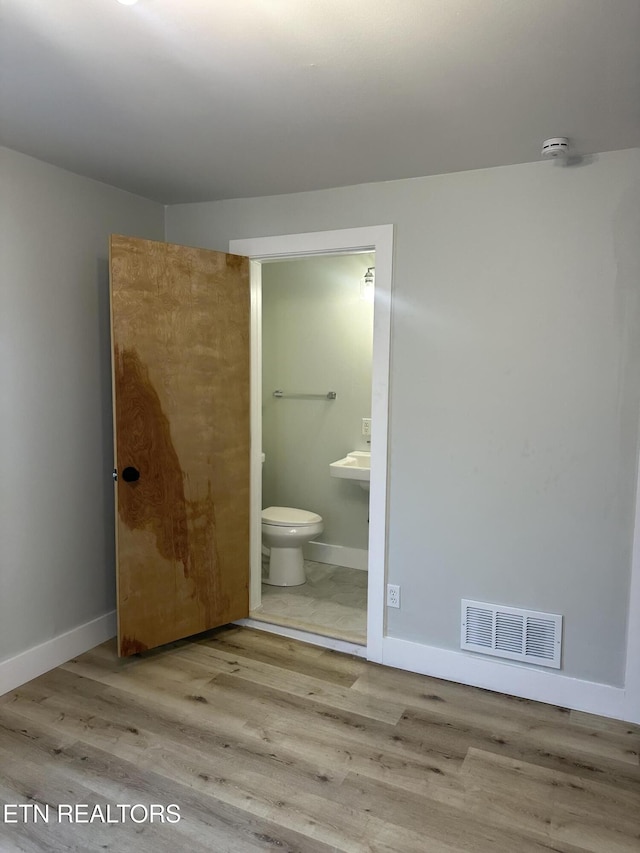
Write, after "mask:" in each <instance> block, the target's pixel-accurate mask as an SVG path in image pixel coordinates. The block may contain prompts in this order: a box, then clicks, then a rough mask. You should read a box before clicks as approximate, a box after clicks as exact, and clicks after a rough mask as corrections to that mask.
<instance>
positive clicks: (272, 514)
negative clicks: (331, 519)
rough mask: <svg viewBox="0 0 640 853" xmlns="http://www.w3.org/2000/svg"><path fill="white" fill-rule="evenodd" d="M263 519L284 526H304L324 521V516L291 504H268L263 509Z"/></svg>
mask: <svg viewBox="0 0 640 853" xmlns="http://www.w3.org/2000/svg"><path fill="white" fill-rule="evenodd" d="M262 520H263V521H266V522H267V524H278V525H282V527H303V526H304V525H305V524H317V523H318V522H319V521H322V516H321V515H318V513H317V512H308V511H307V510H306V509H293V507H290V506H268V507H267V508H266V509H263V510H262Z"/></svg>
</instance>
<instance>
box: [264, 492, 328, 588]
mask: <svg viewBox="0 0 640 853" xmlns="http://www.w3.org/2000/svg"><path fill="white" fill-rule="evenodd" d="M323 530H324V524H323V523H322V516H321V515H318V514H317V513H316V512H307V510H306V509H293V508H292V507H289V506H270V507H267V509H263V510H262V544H263V545H265V546H266V547H267V548H269V552H270V554H269V576H268V577H267V578H265V579H264V583H268V584H271V586H300V585H301V584H303V583H306V580H307V578H306V576H305V573H304V559H303V557H302V546H303V545H304V544H305V542H310V541H311V540H312V539H315V538H316V536H319V535H320V534H321V533H322V531H323Z"/></svg>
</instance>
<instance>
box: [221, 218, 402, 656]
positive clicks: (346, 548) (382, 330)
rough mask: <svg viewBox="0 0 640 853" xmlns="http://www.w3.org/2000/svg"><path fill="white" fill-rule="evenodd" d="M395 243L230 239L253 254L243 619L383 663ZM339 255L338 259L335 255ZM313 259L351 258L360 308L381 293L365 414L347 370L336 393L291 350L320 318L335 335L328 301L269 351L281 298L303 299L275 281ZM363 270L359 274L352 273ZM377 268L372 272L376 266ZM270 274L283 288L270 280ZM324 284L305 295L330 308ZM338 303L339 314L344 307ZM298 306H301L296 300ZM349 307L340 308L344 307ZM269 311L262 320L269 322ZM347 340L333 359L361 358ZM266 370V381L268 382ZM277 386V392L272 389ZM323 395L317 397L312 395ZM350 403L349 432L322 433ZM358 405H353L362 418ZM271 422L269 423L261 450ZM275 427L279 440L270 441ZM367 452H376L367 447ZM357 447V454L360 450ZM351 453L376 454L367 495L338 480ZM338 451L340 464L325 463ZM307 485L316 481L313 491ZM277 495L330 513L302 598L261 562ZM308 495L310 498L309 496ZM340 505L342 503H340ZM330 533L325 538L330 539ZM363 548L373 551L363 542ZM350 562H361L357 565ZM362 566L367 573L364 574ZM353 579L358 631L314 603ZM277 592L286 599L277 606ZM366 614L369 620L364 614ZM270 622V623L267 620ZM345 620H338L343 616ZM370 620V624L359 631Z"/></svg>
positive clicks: (307, 339) (385, 233)
mask: <svg viewBox="0 0 640 853" xmlns="http://www.w3.org/2000/svg"><path fill="white" fill-rule="evenodd" d="M392 248H393V227H392V226H389V225H388V226H372V227H368V228H356V229H348V230H344V231H332V232H316V233H311V234H294V235H284V236H280V237H265V238H254V239H248V240H232V241H231V242H230V244H229V251H230V252H231V253H234V254H241V255H245V256H248V257H249V258H251V261H252V263H251V294H252V318H251V353H252V365H251V374H252V381H251V398H252V399H251V409H252V411H251V447H252V451H251V563H252V565H251V587H250V612H251V618H250V619H249V620H244V622H245V624H250V625H254V626H255V627H260V628H263V629H265V630H271V631H274V632H276V633H280V634H285V635H287V636H292V637H298V638H300V639H305V640H307V641H310V642H314V643H317V644H319V645H325V646H327V647H331V648H336V649H341V650H344V651H349V652H352V653H354V654H360V655H362V656H366V657H367V658H368V659H369V660H374V661H381V656H382V638H383V632H384V630H383V629H384V583H385V575H386V515H387V432H388V377H389V335H390V313H391V298H390V297H391V265H392ZM332 259H334V260H333V261H332ZM310 262H314V263H315V265H316V266H317V267H318V268H319V269H321V267H322V265H323V264H325V263H326V264H327V265H329V264H331V263H332V262H333V264H334V266H335V267H336V268H338V267H342V268H343V269H345V268H346V267H348V266H349V265H351V266H352V278H355V279H357V281H355V282H352V289H351V291H350V294H351V295H350V297H349V298H352V297H353V296H354V288H356V287H357V295H358V303H359V305H360V303H362V304H363V307H364V304H365V303H366V301H367V299H368V298H369V293H366V294H365V290H367V287H368V288H369V290H371V289H372V290H373V316H372V317H371V304H370V305H369V308H368V310H369V335H370V337H369V344H368V346H369V353H370V356H371V357H370V360H369V366H370V374H369V375H370V381H369V382H368V383H367V385H368V387H367V388H366V390H365V392H364V394H365V397H366V401H367V403H368V404H369V405H370V409H369V407H368V406H367V408H366V409H365V408H364V407H365V403H364V402H362V399H361V398H358V395H357V394H355V395H353V394H352V393H351V392H352V390H353V389H352V388H350V387H349V382H346V383H345V382H344V378H345V377H344V376H342V375H340V372H338V373H337V374H336V373H334V376H335V375H338V376H339V379H340V381H341V385H340V388H339V390H340V391H341V393H340V395H338V393H337V392H336V388H329V387H327V388H325V387H324V384H326V382H325V378H324V377H321V374H320V372H318V371H319V369H320V368H319V367H318V363H319V361H321V359H320V360H319V359H316V361H315V364H316V366H315V367H313V370H314V371H315V372H313V373H310V372H307V371H308V370H309V367H307V368H305V365H304V361H303V359H302V358H301V357H300V353H299V352H298V353H297V355H294V356H291V354H290V349H291V346H292V345H293V343H295V342H296V341H295V340H294V339H297V343H298V345H299V349H300V350H302V349H303V348H304V346H307V347H312V346H313V344H312V338H313V336H314V335H315V334H316V332H317V331H318V329H317V326H318V325H320V326H324V327H325V328H327V327H328V328H329V331H331V326H332V320H331V316H330V315H331V310H330V308H329V310H327V311H326V316H325V317H324V319H322V321H321V322H320V320H319V319H318V318H317V319H318V323H315V324H314V323H313V322H311V327H310V329H307V331H306V332H304V333H301V331H300V329H299V328H298V329H297V330H293V331H292V328H291V326H290V327H289V329H288V331H285V332H284V334H287V335H288V336H289V337H288V338H287V340H285V341H284V342H283V341H282V330H281V338H280V342H279V347H278V348H279V350H280V351H279V353H277V354H275V355H274V353H273V352H272V349H273V345H274V344H273V340H274V339H275V337H277V335H278V325H279V324H280V325H282V322H281V321H282V314H281V315H280V316H279V317H278V318H276V321H275V323H274V324H273V325H274V327H275V332H273V331H268V328H269V327H268V324H267V322H266V315H268V314H269V313H271V314H274V313H277V310H278V304H279V305H280V310H281V311H282V310H286V312H287V313H292V314H294V315H295V314H296V306H294V305H292V304H291V299H289V301H288V302H286V300H285V303H283V302H282V299H284V298H285V295H284V294H283V293H282V292H281V293H279V294H276V298H275V301H274V300H272V297H273V296H274V293H272V292H271V287H273V288H274V292H275V290H280V291H282V290H286V287H287V286H288V285H283V284H282V283H281V282H280V284H278V283H277V282H278V280H281V279H282V278H283V276H282V271H283V270H284V269H285V268H287V267H288V270H287V274H286V275H285V276H284V278H287V277H288V278H291V275H292V272H295V271H296V270H295V269H294V268H295V267H298V268H299V269H302V270H304V264H305V263H310ZM311 266H313V264H311ZM311 266H310V267H309V269H311ZM356 267H357V268H358V273H357V275H354V274H355V268H356ZM374 267H375V283H374V284H373V287H372V286H371V281H370V278H371V277H370V276H369V280H368V281H367V282H366V283H365V281H364V277H365V275H366V273H367V271H368V270H370V268H374ZM371 272H373V270H372V269H371ZM294 278H295V276H294ZM274 281H275V282H276V284H273V282H274ZM270 282H271V284H270ZM323 289H324V288H323V285H322V284H321V283H318V284H317V285H316V286H315V287H309V288H307V291H308V292H307V296H309V295H311V297H312V300H315V303H314V304H315V306H316V308H317V309H318V311H319V312H320V313H323V311H324V309H322V310H321V308H320V302H319V300H321V298H322V295H323V294H322V291H323ZM309 291H310V293H309ZM302 293H303V289H302V288H300V289H299V290H298V292H297V295H298V296H301V295H302ZM325 296H326V293H325ZM280 297H282V299H281V298H280ZM289 297H291V294H289ZM299 301H300V300H298V302H299ZM283 304H285V306H286V307H285V309H283V308H282V305H283ZM303 307H304V306H303ZM307 307H308V306H307ZM334 307H336V309H337V306H334ZM297 308H298V309H300V310H302V309H301V308H300V305H298V306H297ZM352 308H353V306H352ZM337 310H339V309H337ZM342 310H343V311H344V306H343V307H342ZM366 311H367V308H366V307H364V311H363V314H362V317H365V316H366ZM305 313H306V314H307V321H306V322H307V323H308V322H309V314H313V313H314V312H313V311H311V312H309V311H308V310H307V311H305V310H302V314H305ZM263 315H265V316H264V317H263ZM298 319H299V318H298ZM342 319H344V318H342ZM294 320H295V317H290V318H289V321H290V322H291V323H292V322H293V321H294ZM371 321H372V322H371ZM348 331H349V325H348V324H347V326H346V328H345V326H344V325H341V323H340V322H339V321H338V320H337V319H336V317H335V316H334V317H333V333H334V341H335V338H336V337H340V338H345V337H348ZM263 332H264V335H265V338H266V337H267V335H268V336H269V337H270V338H272V340H271V341H269V340H263ZM274 336H275V337H274ZM328 338H329V339H330V338H331V336H330V335H329V336H328ZM340 343H341V344H342V346H341V347H336V353H337V355H336V358H337V359H338V360H342V361H343V362H344V360H345V359H348V360H351V361H354V360H357V359H356V358H355V356H354V355H353V347H357V346H358V345H357V344H356V343H355V340H352V341H351V345H352V354H351V355H350V354H349V343H350V341H349V340H347V341H346V350H345V341H344V340H342V341H341V342H340ZM360 345H362V343H361V344H360ZM294 350H295V348H294ZM345 352H346V354H345ZM340 353H342V354H340ZM292 358H296V360H297V361H298V364H297V365H293V366H292V365H291V361H292ZM330 358H331V356H330V355H328V354H327V353H326V352H325V354H324V360H325V361H327V360H330ZM274 365H275V369H276V370H281V369H283V365H284V366H285V367H286V368H287V370H286V371H285V374H284V375H282V380H283V381H280V378H277V377H276V376H274V374H273V369H274ZM316 367H317V370H316ZM349 367H350V365H349V364H343V369H342V373H343V374H345V373H347V372H348V369H349ZM294 368H295V369H294ZM357 373H358V371H357V369H356V368H355V367H354V377H352V380H351V384H353V383H355V382H357V380H356V379H355V374H357ZM263 377H264V379H265V384H264V387H263ZM321 378H322V381H323V382H324V384H323V385H322V386H320V385H318V386H317V387H316V382H318V383H319V382H320V380H321ZM285 379H286V381H285ZM327 381H328V380H327ZM335 382H338V379H336V380H334V383H335ZM289 383H291V384H289ZM271 385H273V386H274V387H273V388H271ZM276 391H277V392H281V394H280V393H279V394H278V395H277V396H275V397H274V396H273V394H274V392H276ZM330 392H335V393H336V397H334V398H332V397H331V395H330ZM291 395H296V396H291ZM297 395H300V396H297ZM316 395H318V396H317V397H316ZM328 395H329V396H328ZM352 397H353V398H354V399H352V400H351V403H352V406H349V405H345V404H347V403H348V402H349V399H350V398H352ZM338 401H340V402H342V403H343V405H342V406H336V405H335V404H336V403H337V402H338ZM332 406H333V408H332ZM313 407H319V408H313ZM350 408H351V412H350V413H348V414H347V421H348V422H349V427H348V428H345V429H343V430H342V432H340V429H339V428H338V430H337V431H334V432H333V435H332V431H331V430H327V431H326V435H325V429H324V428H325V427H326V426H327V424H331V422H332V421H335V422H337V421H338V420H339V414H340V409H342V413H343V414H344V413H345V411H346V412H348V410H349V409H350ZM355 410H357V414H356V413H355ZM365 418H370V435H363V434H362V433H363V431H365V430H367V427H368V425H365V426H364V429H363V419H365ZM283 422H285V423H286V424H287V429H288V428H289V427H290V426H291V424H290V423H289V422H298V424H299V425H300V424H301V428H300V429H299V430H297V431H296V437H295V438H294V439H292V438H291V437H289V438H288V439H287V438H285V437H281V436H279V435H278V434H277V433H278V431H277V430H276V431H273V430H271V427H272V426H273V423H275V424H278V423H280V424H282V423H283ZM263 426H264V428H265V429H264V441H265V446H264V447H263ZM270 431H271V433H272V435H271V437H269V433H270ZM369 441H370V442H371V443H370V444H369V443H368V442H369ZM287 442H288V443H289V450H292V449H293V448H292V443H293V444H297V445H298V447H297V448H296V453H293V452H290V453H287ZM329 445H330V446H329ZM369 447H370V450H368V449H367V448H369ZM359 448H361V449H360V450H359ZM305 450H306V456H305V453H304V451H305ZM263 451H264V455H265V461H264V463H263ZM350 452H360V453H363V454H368V453H370V460H369V461H368V465H369V470H370V491H369V492H367V491H366V490H365V489H363V488H362V487H361V486H360V485H358V484H357V482H356V481H355V480H352V481H351V482H348V481H347V479H346V478H340V477H334V476H332V474H331V472H330V465H331V463H334V462H339V461H340V460H341V459H344V458H345V457H347V454H348V453H350ZM270 456H271V457H272V458H271V459H270ZM334 456H335V459H334V458H329V457H334ZM263 471H264V490H263ZM323 471H324V472H326V476H324V475H322V476H321V474H322V472H323ZM311 474H312V475H313V478H314V479H315V481H316V482H315V484H314V485H310V480H311ZM305 480H307V481H309V482H308V483H307V490H306V491H305ZM332 488H333V489H334V490H335V491H334V495H335V494H337V495H342V497H343V498H345V496H346V504H347V507H348V511H347V512H346V519H345V520H346V521H347V524H346V526H345V525H341V519H340V511H339V510H338V512H336V511H335V507H334V506H332V501H331V500H330V499H329V498H327V497H326V496H327V494H329V495H330V494H331V490H332ZM279 490H281V491H279ZM352 490H353V491H352ZM356 490H357V491H356ZM321 493H322V494H324V496H325V497H323V498H322V499H321V502H322V506H320V503H319V502H316V501H319V500H320V499H319V498H318V496H319V495H320V494H321ZM279 494H281V495H282V496H283V503H284V500H286V501H287V503H288V504H289V506H290V507H292V508H295V509H302V510H307V511H311V512H315V513H316V514H317V515H322V509H323V508H324V509H325V514H326V521H327V526H326V528H324V529H323V531H322V534H321V535H318V536H316V537H314V538H313V539H311V540H309V542H308V543H306V544H305V545H304V546H303V547H304V552H303V553H304V556H305V557H306V563H305V584H304V587H306V589H304V587H303V586H302V585H301V586H300V587H299V588H298V592H297V593H296V592H295V591H294V589H293V588H289V589H284V588H283V587H280V588H279V589H278V588H277V587H273V590H269V589H268V588H267V587H268V585H267V586H263V580H264V575H265V570H266V566H265V558H266V557H269V558H270V559H271V555H270V554H266V553H264V552H263V541H262V540H263V535H262V534H263V527H262V511H263V508H264V507H266V506H268V505H271V504H270V502H271V501H272V500H275V501H278V503H277V504H274V505H276V506H278V505H280V504H279V501H280V498H279V497H278V495H279ZM263 495H264V496H263ZM314 495H315V496H316V497H314ZM356 495H357V497H356ZM308 496H309V499H307V497H308ZM367 499H368V500H367ZM265 500H266V501H267V503H265ZM310 500H311V501H312V503H313V505H312V504H311V503H310ZM335 502H336V501H335V498H334V501H333V503H335ZM285 505H286V504H285ZM367 509H368V518H367ZM319 510H320V511H319ZM358 513H359V516H358ZM349 517H351V518H352V519H353V520H354V523H353V524H352V527H351V529H349V525H348V519H349ZM324 520H325V517H324V516H323V522H324ZM357 521H360V522H361V523H362V525H365V524H366V527H364V528H363V527H362V526H360V529H359V532H357V530H356V529H354V528H355V527H357V526H358V525H357V524H356V522H357ZM325 530H326V534H327V535H326V536H325V535H324V533H325ZM345 531H346V532H345ZM350 537H351V538H350ZM331 539H333V540H334V541H331ZM363 545H364V546H365V547H360V546H363ZM338 555H339V556H338ZM351 563H354V564H355V565H350V564H351ZM332 567H333V568H332ZM338 567H339V568H338ZM365 568H366V569H367V571H363V569H365ZM348 581H354V586H355V589H353V588H352V589H351V591H350V594H348V595H347V598H351V603H352V604H353V603H354V601H357V604H356V605H355V606H354V607H353V610H359V611H360V622H359V627H358V626H356V627H355V630H352V628H349V627H348V628H346V629H345V624H344V621H343V623H342V624H341V625H340V624H338V625H337V626H336V625H335V618H334V619H333V622H334V624H331V622H332V616H331V615H330V616H329V617H328V619H325V618H323V617H322V615H321V614H320V613H319V609H318V608H319V606H318V601H320V602H322V599H325V601H326V599H330V598H331V597H332V595H335V591H336V586H339V585H346V586H348V585H349V583H348ZM317 592H319V593H320V595H319V596H317V595H315V594H313V593H317ZM309 593H312V594H311V595H310V594H309ZM338 595H339V593H338ZM269 599H271V600H272V602H270V601H269ZM277 599H279V600H278V601H276V600H277ZM333 604H334V605H335V604H338V608H337V610H338V615H339V616H340V615H341V616H346V610H344V609H341V608H344V606H345V600H344V599H343V601H337V602H336V601H334V602H333ZM272 605H276V606H272ZM277 605H280V607H278V606H277ZM347 606H349V605H347ZM285 608H286V609H287V610H288V613H289V615H288V617H287V618H284V617H283V616H282V610H284V609H285ZM320 608H322V604H320ZM325 609H328V610H329V611H332V610H333V614H332V615H333V617H335V616H336V608H335V607H333V608H332V607H329V608H325ZM365 609H366V619H365V618H364V614H365ZM273 610H276V611H277V610H280V613H275V612H270V611H273ZM292 610H297V615H294V616H293V618H292V615H291V612H292ZM301 610H302V611H305V610H306V613H302V614H301V613H300V611H301ZM310 612H313V618H312V619H308V618H307V617H308V615H309V613H310ZM351 615H352V616H354V615H355V613H353V612H352V613H351ZM265 617H266V620H268V621H265ZM338 621H340V620H339V619H338ZM346 621H347V622H348V621H349V620H348V619H347V620H346ZM365 625H366V629H364V630H363V628H364V626H365ZM365 644H366V645H365Z"/></svg>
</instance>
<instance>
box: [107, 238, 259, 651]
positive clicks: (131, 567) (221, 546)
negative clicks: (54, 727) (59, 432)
mask: <svg viewBox="0 0 640 853" xmlns="http://www.w3.org/2000/svg"><path fill="white" fill-rule="evenodd" d="M111 300H112V340H113V381H114V427H115V446H116V467H117V470H118V482H117V484H116V491H117V498H116V507H117V519H116V528H117V529H116V537H117V582H118V640H119V642H118V645H119V651H120V654H121V655H127V654H132V653H134V652H139V651H143V650H145V649H149V648H153V647H154V646H158V645H161V644H163V643H167V642H170V641H172V640H175V639H179V638H181V637H186V636H189V635H191V634H195V633H198V632H200V631H205V630H208V629H209V628H213V627H216V626H217V625H222V624H225V623H226V622H230V621H233V620H234V619H237V618H240V617H243V616H247V615H248V584H249V434H250V431H249V262H248V260H247V259H246V258H240V257H238V256H235V255H226V254H224V253H221V252H211V251H206V250H204V249H193V248H188V247H185V246H176V245H172V244H167V243H158V242H153V241H149V240H139V239H135V238H131V237H121V236H113V237H112V238H111ZM129 466H130V467H132V468H135V469H137V471H139V479H138V480H137V481H133V482H125V480H124V479H123V473H122V472H123V470H124V469H125V468H126V467H129Z"/></svg>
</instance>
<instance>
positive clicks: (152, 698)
mask: <svg viewBox="0 0 640 853" xmlns="http://www.w3.org/2000/svg"><path fill="white" fill-rule="evenodd" d="M639 748H640V727H637V726H632V725H627V724H625V723H618V722H615V721H607V720H605V719H602V718H599V717H592V716H588V715H586V714H581V713H575V712H568V711H566V710H565V709H562V708H556V707H553V706H550V705H541V704H537V703H534V702H528V701H525V700H518V699H514V698H509V697H506V696H500V695H497V694H493V693H489V692H486V691H482V690H475V689H473V688H467V687H462V686H460V685H456V684H451V683H448V682H444V681H438V680H435V679H429V678H425V677H422V676H418V675H412V674H410V673H405V672H400V671H397V670H391V669H386V668H384V667H380V666H376V665H374V664H369V663H367V662H365V661H362V660H360V659H354V658H350V657H347V656H344V655H340V654H338V653H335V652H328V651H324V650H322V649H319V648H315V647H312V646H307V645H304V644H301V643H298V642H295V641H291V640H287V639H284V638H281V637H276V636H273V635H270V634H266V633H261V632H258V631H252V630H250V629H246V628H229V629H224V630H221V631H218V632H216V633H214V634H210V635H207V636H206V637H200V638H198V640H197V641H195V642H183V643H179V644H175V645H174V646H172V647H171V648H165V649H164V650H162V651H160V652H155V653H149V654H147V655H145V656H143V657H136V658H133V659H129V660H126V661H119V660H118V659H117V658H116V657H115V653H114V644H113V643H108V644H105V645H103V646H100V647H98V648H97V649H95V650H93V651H92V652H89V653H87V654H86V655H83V656H82V657H80V658H78V659H77V660H74V661H71V662H69V663H68V664H66V665H65V666H63V667H60V668H58V669H56V670H53V671H52V672H50V673H48V674H47V675H44V676H42V677H40V678H38V679H36V680H35V681H32V682H31V683H30V684H28V685H26V686H24V687H21V688H19V689H18V690H15V691H13V692H12V693H9V694H7V695H6V696H5V697H3V699H2V700H0V802H1V803H25V802H32V803H40V804H49V805H50V806H51V808H52V809H53V807H54V806H57V804H59V803H87V804H90V805H95V804H103V805H104V804H107V803H110V804H134V803H142V804H164V805H167V804H169V803H176V804H178V805H179V806H180V811H181V815H182V820H181V821H180V823H179V824H176V825H174V826H169V825H168V824H157V823H154V824H141V825H136V824H133V823H131V822H129V823H126V824H113V825H105V824H99V823H95V824H92V825H90V826H87V825H79V824H76V825H69V824H53V823H50V824H43V823H38V824H34V823H26V824H17V825H11V826H9V825H2V823H1V822H0V850H1V851H2V853H5V851H14V850H21V851H29V853H31V851H47V853H49V851H83V853H84V851H97V850H109V851H114V852H115V851H117V853H128V851H135V853H138V851H140V853H145V851H150V853H164V851H167V853H169V851H170V853H181V851H194V853H200V851H213V852H214V853H225V851H228V853H244V851H264V850H278V851H299V852H300V853H330V851H334V853H335V851H354V853H356V851H357V853H364V851H375V853H391V851H401V853H460V851H471V853H485V851H486V853H489V851H490V853H534V851H538V853H542V851H545V852H546V851H550V850H551V851H562V853H579V851H597V853H600V851H601V853H622V851H628V852H629V853H631V851H633V853H638V851H639V850H640V766H639V759H638V753H639Z"/></svg>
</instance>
